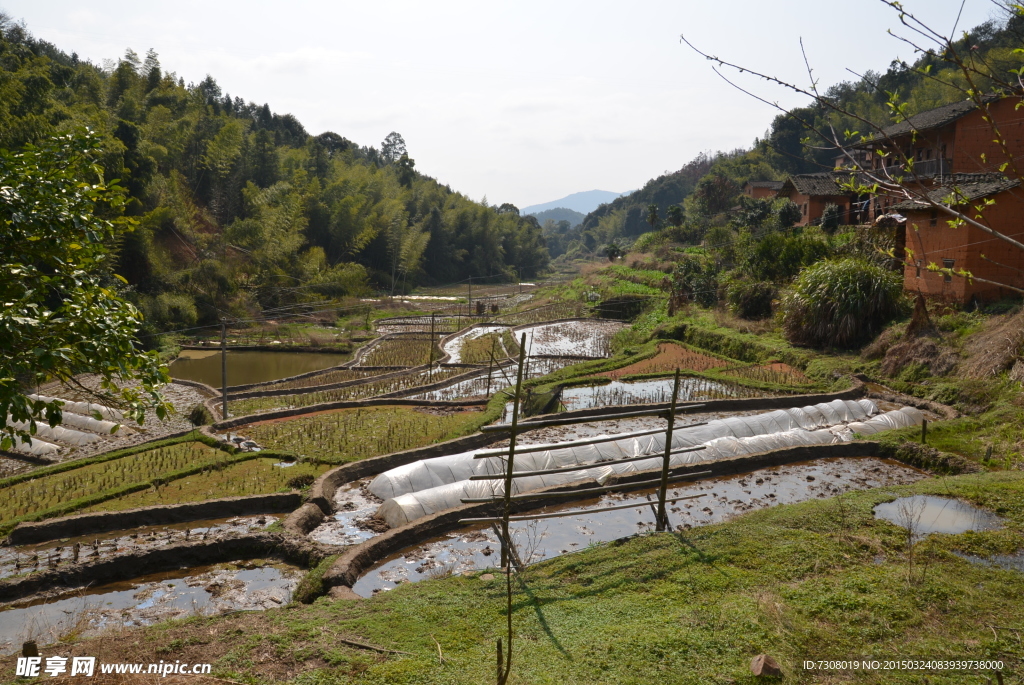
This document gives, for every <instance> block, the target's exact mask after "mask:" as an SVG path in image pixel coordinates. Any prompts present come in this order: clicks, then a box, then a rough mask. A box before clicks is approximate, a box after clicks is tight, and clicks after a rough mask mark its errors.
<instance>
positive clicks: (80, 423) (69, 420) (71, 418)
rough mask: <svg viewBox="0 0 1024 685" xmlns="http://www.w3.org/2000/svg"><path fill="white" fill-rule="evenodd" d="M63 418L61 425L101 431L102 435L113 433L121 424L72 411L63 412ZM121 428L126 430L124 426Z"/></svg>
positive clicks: (95, 431) (94, 431) (96, 431)
mask: <svg viewBox="0 0 1024 685" xmlns="http://www.w3.org/2000/svg"><path fill="white" fill-rule="evenodd" d="M61 415H62V418H61V422H60V425H62V426H70V427H71V428H78V429H80V430H87V431H91V432H93V433H99V434H101V435H111V434H112V433H113V432H114V429H115V428H117V427H118V426H120V425H121V424H119V423H116V422H114V421H101V420H99V419H94V418H93V417H91V416H82V415H81V414H72V413H71V412H67V411H65V412H61ZM120 430H124V427H123V426H122V427H121V429H120Z"/></svg>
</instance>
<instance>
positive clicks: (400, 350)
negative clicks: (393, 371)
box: [357, 335, 443, 366]
mask: <svg viewBox="0 0 1024 685" xmlns="http://www.w3.org/2000/svg"><path fill="white" fill-rule="evenodd" d="M431 350H433V356H431ZM442 355H443V353H442V352H441V350H440V349H439V348H438V346H437V340H436V339H431V338H430V336H429V335H428V336H425V337H408V336H402V337H396V338H389V339H386V340H381V341H380V342H379V343H377V344H376V345H374V346H373V348H371V349H370V350H369V351H368V352H367V353H366V355H365V356H363V357H362V358H361V359H360V360H359V364H357V366H419V365H421V364H426V363H427V362H428V361H430V360H431V359H434V360H437V359H440V358H441V356H442Z"/></svg>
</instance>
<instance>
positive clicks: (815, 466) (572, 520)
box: [353, 458, 927, 597]
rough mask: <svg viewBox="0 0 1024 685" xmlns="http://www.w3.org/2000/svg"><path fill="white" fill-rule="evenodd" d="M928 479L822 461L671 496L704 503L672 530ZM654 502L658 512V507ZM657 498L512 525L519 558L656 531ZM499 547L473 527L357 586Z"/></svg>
mask: <svg viewBox="0 0 1024 685" xmlns="http://www.w3.org/2000/svg"><path fill="white" fill-rule="evenodd" d="M925 477H927V474H925V473H924V472H922V471H918V470H916V469H913V468H910V467H908V466H905V465H903V464H900V463H898V462H894V461H889V460H883V459H875V458H857V459H846V458H837V459H823V460H820V461H816V462H805V463H798V464H790V465H786V466H778V467H772V468H767V469H760V470H757V471H753V472H750V473H747V474H742V475H738V476H729V477H722V478H713V479H708V480H703V481H699V482H695V483H693V484H689V485H682V486H677V487H672V488H669V499H672V498H674V497H687V496H692V495H704V496H703V497H701V498H699V499H693V500H688V501H681V502H676V503H674V504H670V505H669V520H670V523H671V525H672V527H673V528H675V529H680V530H686V529H689V528H693V527H696V526H703V525H708V524H712V523H719V522H721V521H725V520H727V519H729V518H731V517H734V516H737V515H740V514H742V513H744V512H747V511H752V510H755V509H763V508H767V507H771V506H775V505H778V504H792V503H796V502H802V501H805V500H809V499H816V498H826V497H832V496H835V495H840V494H842V493H844V492H849V491H853V490H864V489H868V488H877V487H887V486H892V485H902V484H906V483H912V482H915V481H917V480H920V479H922V478H925ZM652 501H653V502H654V505H653V506H652ZM634 503H635V504H636V508H627V509H620V510H617V511H611V512H595V511H594V510H597V509H600V508H601V507H604V506H617V505H623V504H634ZM656 504H657V491H656V490H653V489H652V490H646V491H635V492H630V493H624V494H619V493H612V494H610V495H607V496H604V497H601V498H599V499H592V500H588V501H585V502H573V503H567V504H564V505H558V506H549V507H545V508H543V509H538V510H535V511H533V512H531V513H554V512H558V511H574V510H577V509H582V510H585V511H583V512H582V513H580V514H579V515H576V516H567V517H563V518H556V519H550V520H540V521H531V522H517V523H514V524H513V525H512V530H513V535H514V538H513V539H514V541H515V544H516V546H517V548H518V556H519V558H520V559H521V560H522V562H523V563H533V562H537V561H541V560H544V559H549V558H551V557H555V556H558V555H561V554H567V553H569V552H572V551H576V550H579V549H584V548H586V547H587V546H589V545H592V544H598V543H601V542H608V541H611V540H616V539H619V538H622V537H626V536H629V535H633V534H635V533H641V532H646V531H651V530H653V529H654V524H655V511H654V507H656ZM499 555H500V545H499V544H498V537H497V535H496V533H495V532H494V530H492V529H491V528H490V527H488V526H485V525H476V526H467V527H465V528H463V529H462V530H459V531H457V532H453V533H449V534H447V535H444V536H440V537H437V538H434V539H431V540H426V541H424V542H423V544H421V545H417V546H416V547H413V548H408V549H406V550H403V551H401V552H399V553H397V554H394V555H392V556H390V557H388V558H387V559H384V560H382V561H381V562H379V563H378V564H376V565H375V566H374V567H373V568H371V569H370V570H369V571H367V572H366V573H365V574H364V575H363V576H362V577H361V578H360V579H359V581H358V582H357V583H356V584H355V586H354V588H353V589H354V590H355V592H356V593H357V594H359V595H361V596H364V597H368V596H370V595H372V594H374V593H375V592H380V591H383V590H388V589H391V588H393V587H395V586H396V585H398V584H400V583H404V582H415V581H417V580H422V579H424V578H434V577H442V576H445V575H450V574H452V573H463V572H467V571H472V570H475V569H485V568H496V567H497V566H499V564H500V562H499Z"/></svg>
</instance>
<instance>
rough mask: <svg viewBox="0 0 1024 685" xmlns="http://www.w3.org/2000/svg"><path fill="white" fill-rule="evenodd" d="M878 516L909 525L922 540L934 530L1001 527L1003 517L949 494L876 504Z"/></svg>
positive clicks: (939, 531)
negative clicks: (950, 496)
mask: <svg viewBox="0 0 1024 685" xmlns="http://www.w3.org/2000/svg"><path fill="white" fill-rule="evenodd" d="M875 518H880V519H885V520H886V521H889V522H890V523H895V524H896V525H897V526H900V527H901V528H906V529H907V530H908V531H910V532H911V534H912V536H913V537H914V538H915V539H918V540H920V539H921V538H924V537H925V536H927V535H929V534H931V533H948V534H951V535H955V534H957V533H966V532H967V531H969V530H972V531H982V530H998V529H999V528H1002V527H1003V520H1002V519H1001V518H999V517H998V516H996V515H995V514H993V513H991V512H988V511H985V510H984V509H979V508H978V507H975V506H974V505H971V504H968V503H967V502H961V501H960V500H955V499H949V498H947V497H935V496H932V495H914V496H913V497H901V498H900V499H898V500H896V501H894V502H885V503H883V504H879V505H878V506H876V507H875Z"/></svg>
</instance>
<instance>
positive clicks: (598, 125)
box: [0, 0, 996, 207]
mask: <svg viewBox="0 0 1024 685" xmlns="http://www.w3.org/2000/svg"><path fill="white" fill-rule="evenodd" d="M903 4H904V7H905V8H906V9H907V10H908V11H910V12H913V13H915V14H917V16H919V17H920V18H921V19H923V20H924V21H926V22H927V23H928V24H930V25H931V26H933V27H934V28H936V29H939V30H940V31H941V32H943V33H948V32H949V31H951V30H952V29H953V28H954V25H955V23H956V20H957V15H958V12H959V13H960V15H961V16H960V18H959V23H958V24H957V30H958V31H959V30H963V29H966V28H971V27H973V26H975V25H977V24H979V23H981V22H983V21H985V20H986V19H989V18H991V17H993V16H995V13H996V12H995V10H996V8H995V5H994V4H993V0H904V3H903ZM961 6H962V11H961ZM0 10H2V11H4V12H6V13H7V14H9V15H11V16H12V17H14V18H15V19H23V20H24V21H25V22H26V23H27V25H28V28H29V30H30V31H31V32H32V33H33V34H35V35H36V36H37V37H39V38H42V39H44V40H47V41H50V42H52V43H54V44H55V45H57V46H58V47H59V48H61V49H63V50H64V51H66V52H69V53H70V52H72V51H74V52H77V53H78V55H79V57H80V58H82V59H88V60H91V61H93V62H95V63H97V64H100V63H102V62H103V60H105V59H117V58H119V57H121V56H123V55H124V53H125V50H126V49H127V48H131V49H133V50H135V51H136V52H137V53H138V54H139V55H140V56H144V55H145V53H146V50H148V49H149V48H153V49H154V50H156V52H157V53H158V55H159V58H160V62H161V65H162V67H163V68H164V69H165V70H167V71H173V72H175V73H177V74H178V75H179V76H180V77H182V78H184V79H185V82H186V83H189V82H199V81H200V80H202V79H203V78H204V77H205V76H206V75H207V74H211V75H213V77H214V78H215V79H216V80H217V82H218V84H220V86H221V88H222V89H223V90H224V91H225V92H227V93H230V94H231V95H232V96H240V97H242V98H243V99H245V100H247V101H248V100H251V101H255V102H257V103H259V104H262V103H264V102H266V103H269V105H270V108H271V109H272V110H273V111H275V112H277V113H281V114H284V113H291V114H294V115H295V116H296V117H297V118H298V119H299V121H301V122H302V123H303V125H304V126H305V127H306V129H307V130H308V131H309V132H310V133H313V134H318V133H322V132H323V131H328V130H329V131H334V132H336V133H338V134H340V135H342V136H345V137H346V138H349V139H350V140H353V141H355V142H357V143H359V144H360V145H374V146H377V147H379V146H380V142H381V141H382V140H383V139H384V137H385V136H386V135H387V134H388V133H389V132H391V131H398V132H399V133H401V134H402V136H403V137H404V138H405V141H406V144H407V145H408V149H409V153H410V156H411V157H413V159H415V160H416V168H417V169H418V170H419V171H421V172H423V173H425V174H427V175H429V176H433V177H434V178H436V179H438V180H439V181H440V182H441V183H446V184H448V185H450V186H451V187H452V188H453V189H454V190H457V191H459V192H462V193H464V194H465V195H467V196H468V197H470V198H473V199H475V200H480V199H483V198H484V197H486V198H487V200H488V202H490V203H491V204H500V203H503V202H511V203H513V204H515V205H516V206H519V207H524V206H528V205H532V204H538V203H542V202H547V201H550V200H555V199H558V198H561V197H563V196H565V195H568V194H570V193H574V192H579V191H585V190H594V189H601V190H610V191H616V192H621V191H626V190H633V189H636V188H639V187H641V186H642V185H643V184H644V183H645V182H646V181H647V180H649V179H651V178H653V177H656V176H658V175H660V174H662V173H665V172H667V171H673V170H676V169H679V168H681V167H682V166H683V165H684V164H686V162H687V161H689V160H690V159H692V158H693V157H694V156H696V155H697V154H698V153H700V152H701V151H714V150H731V149H734V148H737V147H748V146H750V145H751V143H752V142H753V140H754V138H755V137H758V136H763V135H764V133H765V131H766V130H767V129H768V127H769V126H770V124H771V120H772V118H773V117H774V116H775V114H776V113H777V111H776V110H774V109H773V108H772V107H771V106H770V105H767V104H763V103H761V102H758V101H757V100H755V99H753V98H751V97H750V96H749V95H745V94H743V93H741V92H739V91H738V90H736V89H735V88H733V87H732V86H730V85H729V84H727V83H726V82H725V81H723V80H722V79H721V78H720V77H719V76H717V75H716V74H715V72H714V71H713V70H712V63H710V62H708V61H706V60H705V59H704V58H702V57H700V56H699V55H698V54H696V53H695V52H694V51H692V50H691V49H690V48H688V47H686V46H685V45H683V44H682V43H681V42H680V35H685V36H686V37H687V39H689V40H690V41H692V42H694V43H695V44H696V45H697V47H699V48H701V49H703V50H704V51H706V52H709V53H712V54H715V55H717V56H718V57H721V58H723V59H728V60H729V61H733V62H736V63H739V64H742V65H746V66H748V67H750V68H754V69H758V70H761V71H764V72H766V73H771V74H773V75H778V76H780V77H782V78H785V79H788V80H791V81H792V82H795V83H797V84H799V85H807V84H808V83H809V78H808V75H807V72H806V71H805V67H804V61H803V56H802V54H801V48H800V41H801V39H802V40H803V46H804V48H805V50H806V53H807V57H808V60H809V62H810V64H811V66H812V67H813V69H814V75H815V77H816V78H817V79H818V82H819V84H821V85H824V86H826V87H827V86H828V85H831V84H833V83H836V82H838V81H843V80H849V79H853V78H856V77H855V76H853V75H852V74H851V73H849V72H848V71H846V69H847V68H849V69H852V70H853V71H855V72H858V73H863V72H864V71H865V70H868V69H874V70H876V71H884V70H885V69H886V68H888V66H889V63H890V62H891V61H892V60H893V59H895V58H897V57H899V58H902V59H905V60H908V61H910V60H912V59H913V58H914V55H913V50H912V48H910V47H909V46H907V45H906V44H904V43H901V42H899V41H898V40H897V39H895V38H893V37H892V36H889V35H888V34H887V33H886V30H887V29H890V28H891V29H893V30H894V31H898V30H899V29H900V24H899V19H898V16H897V14H896V12H895V11H893V10H892V9H890V8H888V7H887V6H886V5H884V4H883V2H881V0H842V1H840V0H777V1H776V2H764V0H732V1H731V2H709V1H708V0H675V1H668V0H640V1H639V2H631V3H626V2H605V1H602V0H587V1H585V2H577V1H559V0H555V1H552V0H543V1H538V2H535V1H533V0H517V1H516V2H509V1H500V0H499V1H494V2H454V1H451V2H450V1H447V0H435V1H434V2H422V1H415V2H400V1H391V0H375V1H374V2H365V1H363V2H358V3H354V2H344V1H338V0H334V1H327V0H319V1H317V0H291V1H290V2H279V1H278V2H266V1H263V0H246V1H245V2H241V1H239V0H215V1H211V0H204V1H198V0H175V1H174V2H165V1H163V0H149V1H148V2H141V3H140V2H132V3H129V2H103V3H99V2H90V0H73V1H72V0H0ZM740 78H741V83H743V85H744V86H745V87H749V88H751V89H753V90H754V91H755V92H756V93H757V94H758V95H760V96H762V97H765V98H766V99H768V100H769V101H772V102H776V101H777V102H778V103H779V104H780V105H782V106H797V105H800V104H803V103H804V102H805V98H802V97H801V96H798V95H795V94H791V93H788V92H786V91H783V90H780V89H778V88H775V87H771V86H769V85H767V84H765V83H764V82H763V81H758V80H755V79H751V78H750V77H749V75H747V76H746V77H745V79H746V80H743V79H744V77H742V76H741V77H740Z"/></svg>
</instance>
